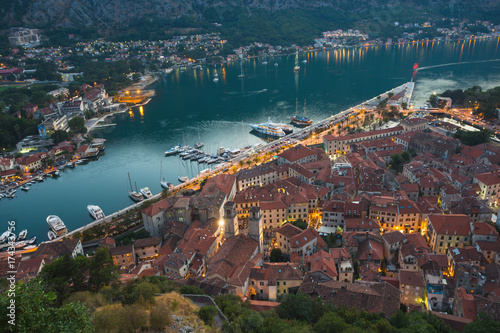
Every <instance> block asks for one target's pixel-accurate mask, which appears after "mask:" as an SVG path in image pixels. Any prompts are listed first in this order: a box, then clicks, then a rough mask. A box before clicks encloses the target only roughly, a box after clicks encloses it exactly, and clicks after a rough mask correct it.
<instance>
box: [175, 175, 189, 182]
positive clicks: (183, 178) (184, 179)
mask: <svg viewBox="0 0 500 333" xmlns="http://www.w3.org/2000/svg"><path fill="white" fill-rule="evenodd" d="M177 179H179V181H180V182H181V183H185V182H187V181H189V178H188V177H183V176H179V177H177Z"/></svg>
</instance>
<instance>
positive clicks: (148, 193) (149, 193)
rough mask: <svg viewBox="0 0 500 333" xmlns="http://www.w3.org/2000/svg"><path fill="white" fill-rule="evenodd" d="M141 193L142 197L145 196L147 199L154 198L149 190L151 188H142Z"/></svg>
mask: <svg viewBox="0 0 500 333" xmlns="http://www.w3.org/2000/svg"><path fill="white" fill-rule="evenodd" d="M141 193H142V195H143V196H144V197H145V198H146V199H149V198H152V197H153V193H151V191H150V190H149V187H144V188H141Z"/></svg>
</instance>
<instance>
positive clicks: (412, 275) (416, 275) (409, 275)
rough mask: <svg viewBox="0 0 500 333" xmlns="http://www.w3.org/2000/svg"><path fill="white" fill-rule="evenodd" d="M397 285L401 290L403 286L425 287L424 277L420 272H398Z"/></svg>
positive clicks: (404, 270)
mask: <svg viewBox="0 0 500 333" xmlns="http://www.w3.org/2000/svg"><path fill="white" fill-rule="evenodd" d="M399 283H400V285H401V288H404V286H406V285H408V286H414V287H425V281H424V276H423V274H422V272H420V271H411V270H407V269H401V270H399Z"/></svg>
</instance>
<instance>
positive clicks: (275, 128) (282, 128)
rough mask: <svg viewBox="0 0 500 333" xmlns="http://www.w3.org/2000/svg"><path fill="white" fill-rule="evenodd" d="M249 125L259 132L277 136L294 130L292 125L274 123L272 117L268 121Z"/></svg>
mask: <svg viewBox="0 0 500 333" xmlns="http://www.w3.org/2000/svg"><path fill="white" fill-rule="evenodd" d="M249 125H250V127H252V128H253V129H254V130H255V131H257V132H259V133H262V134H265V135H269V136H275V137H282V136H285V135H287V134H290V133H292V132H293V129H292V128H291V127H290V126H288V125H285V124H277V123H273V122H272V121H271V119H270V118H269V119H268V121H267V123H262V124H249Z"/></svg>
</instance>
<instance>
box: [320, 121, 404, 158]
mask: <svg viewBox="0 0 500 333" xmlns="http://www.w3.org/2000/svg"><path fill="white" fill-rule="evenodd" d="M401 133H403V127H401V126H396V127H392V128H387V129H382V130H375V131H370V132H363V133H355V134H348V135H344V136H334V135H325V136H324V137H323V147H324V149H325V151H326V153H327V154H328V155H334V154H339V153H340V154H347V153H350V152H351V144H353V143H359V142H363V141H368V140H374V139H380V138H386V137H393V136H395V135H399V134H401Z"/></svg>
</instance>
